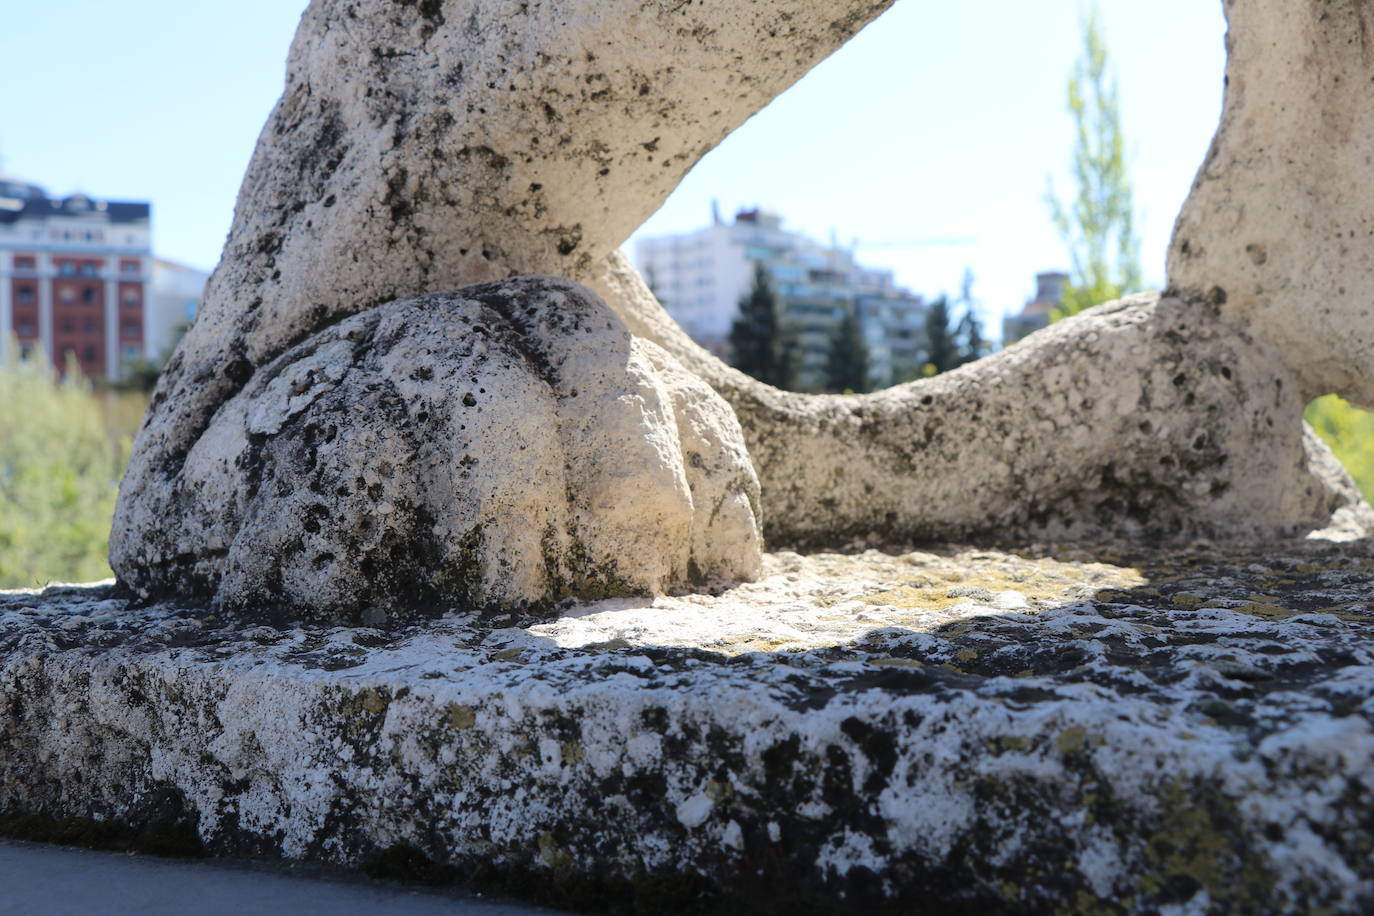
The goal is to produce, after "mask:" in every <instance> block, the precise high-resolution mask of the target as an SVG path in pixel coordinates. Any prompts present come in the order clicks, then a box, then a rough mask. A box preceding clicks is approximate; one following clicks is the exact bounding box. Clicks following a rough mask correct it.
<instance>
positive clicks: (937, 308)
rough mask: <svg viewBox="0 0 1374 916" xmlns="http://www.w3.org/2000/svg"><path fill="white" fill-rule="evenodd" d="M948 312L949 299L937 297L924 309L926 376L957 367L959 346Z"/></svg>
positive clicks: (941, 296)
mask: <svg viewBox="0 0 1374 916" xmlns="http://www.w3.org/2000/svg"><path fill="white" fill-rule="evenodd" d="M955 331H956V328H955V327H954V326H953V322H952V321H951V316H950V311H949V297H947V296H945V295H943V294H942V295H940V296H937V297H936V299H935V301H934V302H932V303H930V307H929V308H927V309H926V373H925V374H926V375H939V374H940V373H941V372H948V371H949V370H951V369H953V368H954V367H955V366H957V365H959V344H958V342H957V341H956V339H955Z"/></svg>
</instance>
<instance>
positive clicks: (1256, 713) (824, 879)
mask: <svg viewBox="0 0 1374 916" xmlns="http://www.w3.org/2000/svg"><path fill="white" fill-rule="evenodd" d="M1371 580H1374V550H1371V548H1370V545H1369V543H1368V542H1355V543H1351V544H1345V545H1333V544H1329V543H1323V542H1310V541H1309V542H1291V543H1287V544H1283V545H1278V546H1274V545H1270V546H1267V547H1264V548H1262V549H1261V548H1256V549H1254V550H1251V551H1237V550H1233V549H1228V550H1227V551H1225V552H1219V551H1213V550H1212V549H1211V548H1209V547H1207V546H1206V545H1200V546H1197V547H1195V548H1194V549H1192V550H1191V551H1189V552H1188V553H1185V554H1177V553H1176V554H1161V553H1150V552H1148V551H1144V550H1141V549H1139V548H1123V549H1122V550H1121V551H1120V552H1117V553H1113V552H1112V551H1110V550H1108V549H1101V548H1099V549H1095V550H1093V551H1091V552H1088V551H1082V550H1075V549H1071V548H1064V547H1055V548H1052V549H1043V550H1039V549H1033V550H1027V551H1022V552H1020V553H1018V554H1012V553H1004V552H999V551H978V550H971V549H960V548H946V549H932V550H929V551H928V552H909V553H900V554H888V553H880V552H876V551H867V552H863V553H854V554H848V555H842V554H815V555H810V556H800V555H797V554H791V553H775V554H770V555H768V556H766V557H765V569H764V578H763V579H761V580H760V581H759V582H756V583H752V584H747V585H742V586H738V587H736V588H733V589H730V590H728V591H725V592H722V593H720V594H717V595H695V596H681V597H659V598H653V599H649V598H645V599H613V600H608V601H603V602H598V603H594V604H585V605H568V606H565V607H564V608H562V609H561V610H562V616H561V617H560V618H559V619H557V620H547V619H542V620H541V619H536V618H522V617H518V616H514V615H511V616H506V617H496V618H491V617H488V618H480V617H477V616H455V615H449V616H446V617H443V618H441V619H439V620H438V621H435V622H431V623H426V624H423V625H420V626H411V627H407V628H401V629H396V630H391V631H387V630H380V629H369V628H322V627H314V628H312V627H293V628H284V629H278V628H273V627H267V626H260V625H258V626H248V625H243V624H237V623H235V622H233V621H231V620H228V619H223V618H216V617H213V616H211V615H210V612H209V611H206V610H197V609H195V608H191V607H183V606H175V605H153V606H145V607H138V606H135V605H133V604H131V603H130V602H129V600H127V599H126V598H124V597H121V596H120V595H119V594H118V593H117V592H116V590H115V589H114V587H113V586H109V585H95V586H80V587H53V588H49V589H47V590H45V591H42V592H19V593H6V594H4V595H3V596H0V710H3V713H2V714H0V747H3V752H0V825H2V826H4V827H5V829H8V830H10V831H11V832H14V830H15V825H24V824H28V825H32V824H35V823H50V824H59V825H61V824H65V825H68V828H69V833H71V832H72V831H71V830H70V825H72V824H89V825H94V826H95V827H102V826H103V828H104V831H105V834H106V835H108V834H109V832H110V831H111V830H114V831H115V832H119V831H123V833H124V834H126V835H133V836H136V837H137V836H144V837H153V838H155V839H159V840H160V842H161V844H162V845H161V847H160V848H161V851H164V852H165V851H185V852H191V851H201V852H208V853H211V854H214V855H222V856H237V857H244V856H247V857H266V858H276V857H285V858H288V859H294V860H313V861H321V862H328V863H334V864H340V865H344V866H347V867H359V868H369V869H373V868H375V867H376V866H377V863H378V862H382V863H385V862H387V861H395V860H400V861H408V862H411V863H417V862H418V863H423V864H424V866H425V868H426V869H428V871H427V874H429V875H431V876H433V875H439V876H447V877H456V878H457V879H459V880H467V881H476V882H479V883H482V882H485V883H488V884H490V883H493V882H495V883H501V884H502V885H503V886H505V887H507V888H511V887H513V888H515V889H517V890H519V891H521V892H523V893H524V894H526V895H527V896H533V897H536V898H540V899H543V900H546V901H550V902H556V903H561V904H564V905H569V904H582V905H591V906H593V907H597V908H601V909H611V910H619V911H638V912H660V911H667V910H673V909H688V908H701V907H703V906H704V907H705V908H706V909H710V910H715V911H721V912H742V911H745V910H746V909H747V910H748V911H749V912H768V911H781V910H784V909H788V910H790V911H794V912H810V911H818V910H819V911H831V910H834V911H853V912H864V913H869V912H883V911H887V910H891V911H894V912H895V911H901V912H910V911H911V908H912V907H915V906H919V907H920V909H921V911H922V912H971V911H980V912H981V911H996V912H1044V911H1050V910H1053V911H1056V912H1069V911H1071V912H1084V913H1099V912H1100V913H1126V912H1141V913H1145V912H1180V913H1183V912H1188V913H1192V912H1197V913H1203V912H1256V911H1260V910H1263V911H1269V912H1311V911H1314V910H1318V909H1323V908H1324V909H1325V910H1326V911H1328V912H1357V911H1361V910H1362V909H1364V908H1367V907H1368V906H1370V905H1371V903H1374V859H1371V857H1370V850H1371V848H1374V821H1371V819H1370V814H1369V812H1370V810H1371V809H1372V806H1371V794H1372V793H1374V727H1371V723H1374V701H1372V700H1371V699H1370V697H1371V695H1374V582H1372V581H1371ZM96 832H97V833H99V832H100V831H99V830H96ZM169 837H170V838H172V839H173V842H172V843H171V845H170V846H169V842H168V838H169ZM178 843H179V844H181V845H180V849H179V850H178V848H177V844H178ZM1171 908H1173V909H1171Z"/></svg>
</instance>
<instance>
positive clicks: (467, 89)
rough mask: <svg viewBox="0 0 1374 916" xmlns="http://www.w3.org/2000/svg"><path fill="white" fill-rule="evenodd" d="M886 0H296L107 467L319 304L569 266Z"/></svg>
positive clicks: (145, 448)
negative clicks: (209, 227)
mask: <svg viewBox="0 0 1374 916" xmlns="http://www.w3.org/2000/svg"><path fill="white" fill-rule="evenodd" d="M890 3H891V0H769V2H767V3H751V4H735V3H712V4H700V3H682V2H677V0H655V2H648V3H646V2H643V0H483V2H480V3H479V2H476V0H448V2H439V0H426V2H420V3H414V2H397V0H315V2H313V3H311V5H310V7H309V8H308V9H307V10H306V13H305V15H304V17H303V18H302V21H301V26H300V29H299V31H298V33H297V36H296V40H295V43H294V45H293V46H292V50H291V56H290V60H289V62H288V65H287V79H286V88H285V91H284V93H283V95H282V98H281V100H280V101H279V102H278V104H277V106H276V108H275V110H274V111H273V113H272V115H271V117H270V118H269V120H268V123H267V125H266V127H265V128H264V130H263V133H262V136H261V138H260V140H259V142H258V147H257V150H256V152H255V153H254V156H253V161H252V163H251V164H250V166H249V170H248V174H247V176H246V178H245V179H244V184H243V187H242V190H241V191H240V194H239V200H238V204H237V207H236V211H235V218H234V224H233V226H232V228H231V230H230V234H229V239H228V241H227V243H226V246H225V250H224V255H223V257H222V259H221V263H220V266H219V267H218V269H217V270H216V271H215V274H214V276H213V277H212V278H211V280H210V284H209V287H208V288H207V290H206V295H205V301H204V302H203V304H202V306H201V310H200V312H199V314H198V315H197V318H196V322H195V325H194V326H193V327H192V328H191V329H190V331H189V332H188V333H187V335H186V338H185V340H184V341H183V342H182V344H181V346H180V348H179V351H178V353H177V355H176V357H175V358H174V359H173V361H172V363H171V365H170V366H169V367H168V370H167V372H166V373H165V375H164V376H163V379H162V381H161V383H160V385H159V389H158V393H157V394H156V396H155V398H154V404H153V407H152V410H151V412H150V414H149V417H148V419H147V421H146V423H145V424H144V428H143V429H142V431H141V432H140V435H139V438H138V442H137V443H136V446H135V454H134V459H133V461H132V463H131V467H130V471H129V480H130V482H131V484H132V485H133V486H136V487H139V488H141V489H145V490H149V489H151V488H153V487H155V486H156V485H158V484H159V483H160V482H162V481H165V480H166V479H167V478H168V477H169V476H171V475H174V474H175V473H176V468H177V465H178V464H179V463H180V462H181V461H182V460H183V459H184V458H185V456H186V455H187V453H188V452H189V451H190V450H191V449H192V447H193V446H194V445H195V443H196V440H197V439H198V438H199V437H200V436H201V434H202V433H203V432H204V431H205V429H206V427H207V426H208V424H209V422H210V418H211V416H213V414H214V412H215V411H216V410H218V409H219V407H220V406H221V405H222V404H223V403H224V402H226V401H227V400H229V399H230V398H231V397H233V395H234V394H235V393H236V392H237V391H238V389H239V388H241V387H242V386H243V385H244V384H246V383H247V382H248V379H249V378H250V377H251V375H252V373H253V371H254V368H255V367H257V366H261V365H264V364H266V363H268V362H270V361H271V360H273V359H274V358H276V357H277V356H278V355H280V354H281V353H282V352H283V351H284V350H285V349H287V348H288V347H290V346H292V345H294V344H295V343H296V342H297V341H299V340H301V339H302V338H303V337H305V336H307V335H309V334H310V333H313V332H314V331H316V330H319V329H320V328H321V327H323V326H324V325H326V324H328V323H330V322H332V321H337V320H338V319H339V318H341V317H343V316H346V315H350V314H353V313H357V312H361V311H364V310H366V309H368V308H371V307H373V306H375V305H378V304H381V303H384V302H388V301H390V300H393V299H397V298H402V297H407V296H416V295H421V294H425V293H431V292H436V291H439V290H445V289H452V288H455V287H459V286H463V285H466V284H470V283H475V282H482V281H488V280H495V279H501V278H504V277H510V276H514V275H522V274H547V275H552V276H565V277H571V278H572V279H575V280H580V279H583V278H584V277H586V276H589V275H590V274H591V273H593V268H594V266H595V265H596V264H597V263H598V262H599V261H600V260H601V259H602V258H604V257H605V256H606V255H607V254H609V253H610V252H611V251H613V250H614V249H615V248H616V247H617V246H618V245H619V244H620V243H621V242H622V241H624V239H625V238H626V237H628V236H629V234H630V233H631V232H632V231H633V230H634V229H635V227H636V226H638V225H639V224H640V223H641V222H642V221H643V220H644V219H646V218H648V216H649V215H650V214H652V213H653V212H654V210H656V209H657V208H658V206H659V204H660V203H661V202H662V200H663V199H664V198H665V197H666V196H667V195H668V193H669V192H670V191H671V190H672V188H673V187H674V186H675V185H676V184H677V182H678V181H679V180H680V179H681V177H682V176H683V175H684V174H685V173H686V172H687V170H688V169H689V168H690V167H691V166H692V165H693V164H694V163H695V162H696V161H697V160H698V159H699V158H700V157H701V156H702V155H703V154H705V153H706V151H707V150H709V149H710V148H711V147H712V146H714V145H715V144H716V143H718V142H719V141H720V140H721V139H722V138H724V137H725V135H726V134H728V133H729V132H730V131H731V130H733V129H734V128H735V127H736V126H738V125H739V124H741V123H743V121H744V120H745V119H746V118H748V117H749V116H750V115H752V114H753V113H754V112H755V111H757V110H758V109H760V108H762V107H763V106H764V105H765V104H767V102H768V101H769V100H771V99H772V98H773V97H774V96H775V95H777V94H778V93H779V92H781V91H782V90H783V89H785V88H786V87H787V86H789V85H791V84H792V83H793V82H794V81H795V80H797V79H798V78H799V77H800V76H801V75H802V74H803V73H805V72H806V71H807V70H808V69H809V68H810V67H811V66H812V65H814V64H815V63H816V62H818V61H819V60H821V59H823V58H824V57H825V56H826V55H827V54H829V53H830V52H831V51H833V50H834V49H835V48H837V47H838V46H839V45H840V44H842V43H843V42H844V41H845V40H846V39H847V38H849V37H850V36H851V35H852V34H854V32H856V31H858V29H859V28H861V27H862V26H863V25H864V24H865V23H866V22H867V21H869V20H870V19H872V18H873V17H874V16H876V15H877V14H878V13H879V12H881V11H882V10H883V9H885V8H886V7H887V6H888V5H890ZM631 447H636V446H631ZM490 457H491V458H492V459H495V458H496V457H497V456H494V455H493V456H490Z"/></svg>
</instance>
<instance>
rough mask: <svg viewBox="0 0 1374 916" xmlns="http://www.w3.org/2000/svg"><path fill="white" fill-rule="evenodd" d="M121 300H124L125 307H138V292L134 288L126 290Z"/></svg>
mask: <svg viewBox="0 0 1374 916" xmlns="http://www.w3.org/2000/svg"><path fill="white" fill-rule="evenodd" d="M121 298H122V299H123V300H124V304H125V305H138V299H139V296H138V290H136V289H133V288H129V289H126V290H124V294H123V296H121Z"/></svg>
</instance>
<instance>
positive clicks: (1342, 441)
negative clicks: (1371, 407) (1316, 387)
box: [1306, 394, 1374, 502]
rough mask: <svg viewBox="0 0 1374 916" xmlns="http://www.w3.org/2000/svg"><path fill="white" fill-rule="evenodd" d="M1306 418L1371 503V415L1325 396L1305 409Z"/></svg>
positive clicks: (1373, 423) (1373, 485)
mask: <svg viewBox="0 0 1374 916" xmlns="http://www.w3.org/2000/svg"><path fill="white" fill-rule="evenodd" d="M1306 418H1307V422H1308V423H1311V424H1312V428H1313V429H1315V430H1316V431H1317V435H1319V436H1321V437H1322V439H1323V440H1324V441H1325V442H1326V444H1327V445H1329V446H1331V450H1332V451H1333V452H1335V453H1336V457H1337V458H1339V459H1340V460H1341V464H1343V465H1345V468H1346V470H1347V471H1349V472H1350V476H1351V477H1354V478H1355V484H1356V485H1357V486H1358V487H1359V488H1360V492H1361V493H1363V494H1364V498H1365V499H1367V500H1369V501H1370V502H1374V413H1371V412H1369V411H1365V410H1360V409H1358V408H1356V407H1352V406H1350V404H1349V403H1347V402H1346V401H1344V400H1342V399H1341V398H1339V397H1337V396H1336V395H1334V394H1329V395H1327V396H1326V397H1324V398H1317V399H1316V400H1315V401H1313V402H1312V403H1311V404H1309V405H1308V406H1307V413H1306Z"/></svg>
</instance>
